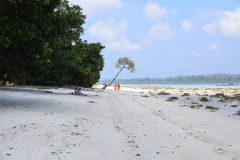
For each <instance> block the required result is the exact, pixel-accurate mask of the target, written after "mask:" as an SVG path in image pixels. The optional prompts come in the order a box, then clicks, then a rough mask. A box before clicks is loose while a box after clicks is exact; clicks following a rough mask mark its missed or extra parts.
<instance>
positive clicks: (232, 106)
mask: <svg viewBox="0 0 240 160" xmlns="http://www.w3.org/2000/svg"><path fill="white" fill-rule="evenodd" d="M230 107H238V106H237V105H231V106H230Z"/></svg>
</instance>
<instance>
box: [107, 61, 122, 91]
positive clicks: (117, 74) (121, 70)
mask: <svg viewBox="0 0 240 160" xmlns="http://www.w3.org/2000/svg"><path fill="white" fill-rule="evenodd" d="M124 67H125V65H124V66H123V67H122V68H121V69H120V71H119V72H118V74H117V75H116V76H115V78H113V80H112V82H111V83H109V85H108V86H111V84H112V83H113V82H114V81H115V79H116V78H117V76H118V75H119V73H120V72H121V71H122V69H123V68H124Z"/></svg>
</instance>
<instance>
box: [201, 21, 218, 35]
mask: <svg viewBox="0 0 240 160" xmlns="http://www.w3.org/2000/svg"><path fill="white" fill-rule="evenodd" d="M202 30H203V31H204V32H206V33H207V34H210V35H214V34H215V32H216V30H217V24H216V23H215V22H213V23H211V24H207V25H205V26H203V27H202Z"/></svg>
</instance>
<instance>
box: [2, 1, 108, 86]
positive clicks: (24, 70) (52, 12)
mask: <svg viewBox="0 0 240 160" xmlns="http://www.w3.org/2000/svg"><path fill="white" fill-rule="evenodd" d="M1 4H2V5H4V7H2V6H1V8H0V9H1V10H0V61H1V63H0V79H7V80H9V81H12V82H14V83H18V84H25V83H32V82H34V81H37V80H49V81H58V82H63V83H65V84H73V83H74V84H76V85H82V86H92V85H93V84H94V83H96V82H97V81H98V80H99V78H100V71H101V70H102V69H103V67H104V59H103V56H102V55H101V54H100V53H101V50H102V49H103V48H104V47H103V46H101V44H100V43H91V44H88V43H87V41H82V40H81V39H80V36H81V35H82V34H83V31H84V29H83V28H82V25H83V24H84V23H85V18H86V16H85V15H83V14H82V12H81V10H82V9H81V8H80V7H79V6H77V5H71V6H70V5H69V4H68V1H67V0H51V1H50V0H38V1H18V0H3V1H2V2H1ZM5 75H7V76H5Z"/></svg>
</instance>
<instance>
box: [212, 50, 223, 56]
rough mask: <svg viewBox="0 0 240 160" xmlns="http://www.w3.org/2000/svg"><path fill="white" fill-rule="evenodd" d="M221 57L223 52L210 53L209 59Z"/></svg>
mask: <svg viewBox="0 0 240 160" xmlns="http://www.w3.org/2000/svg"><path fill="white" fill-rule="evenodd" d="M222 55H223V52H221V51H215V52H213V53H211V57H221V56H222Z"/></svg>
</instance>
